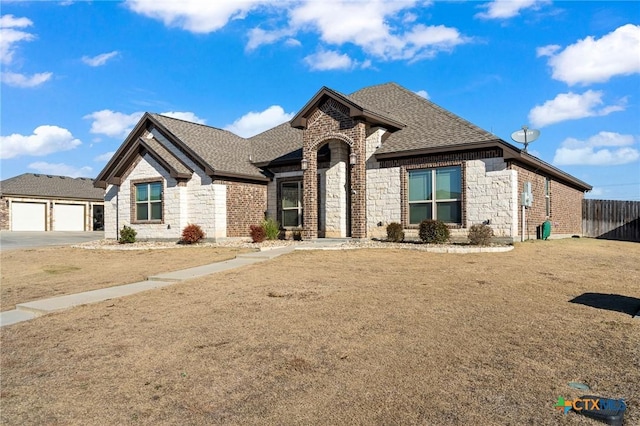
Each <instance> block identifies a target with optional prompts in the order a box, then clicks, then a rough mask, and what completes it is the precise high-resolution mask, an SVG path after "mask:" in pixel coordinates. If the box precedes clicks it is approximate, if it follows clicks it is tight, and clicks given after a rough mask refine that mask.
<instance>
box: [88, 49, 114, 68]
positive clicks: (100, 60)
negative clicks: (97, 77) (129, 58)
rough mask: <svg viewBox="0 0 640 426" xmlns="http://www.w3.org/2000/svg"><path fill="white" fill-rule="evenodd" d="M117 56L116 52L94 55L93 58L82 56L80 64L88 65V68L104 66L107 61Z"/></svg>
mask: <svg viewBox="0 0 640 426" xmlns="http://www.w3.org/2000/svg"><path fill="white" fill-rule="evenodd" d="M118 55H119V52H118V51H117V50H114V51H113V52H109V53H102V54H100V55H96V56H93V57H90V56H83V57H82V62H84V63H85V64H87V65H89V66H90V67H100V66H102V65H104V64H106V63H107V61H108V60H109V59H112V58H115V57H116V56H118Z"/></svg>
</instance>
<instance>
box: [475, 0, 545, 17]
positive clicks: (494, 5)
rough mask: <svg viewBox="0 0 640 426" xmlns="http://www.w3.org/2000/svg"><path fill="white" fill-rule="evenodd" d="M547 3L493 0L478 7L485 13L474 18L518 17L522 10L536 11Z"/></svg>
mask: <svg viewBox="0 0 640 426" xmlns="http://www.w3.org/2000/svg"><path fill="white" fill-rule="evenodd" d="M545 3H549V1H545V0H494V1H492V2H489V3H485V4H483V5H481V6H480V7H482V8H485V9H487V10H486V12H480V13H478V14H476V18H482V19H508V18H513V17H514V16H518V15H519V14H520V11H521V10H523V9H530V8H533V9H538V8H539V7H540V5H542V4H545Z"/></svg>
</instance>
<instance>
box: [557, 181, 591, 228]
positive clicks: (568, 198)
mask: <svg viewBox="0 0 640 426" xmlns="http://www.w3.org/2000/svg"><path fill="white" fill-rule="evenodd" d="M583 199H584V192H583V191H580V190H578V189H574V188H571V187H570V186H567V185H563V184H562V183H560V182H558V181H555V180H552V181H551V222H552V227H551V232H552V235H553V234H554V233H555V234H577V235H582V200H583Z"/></svg>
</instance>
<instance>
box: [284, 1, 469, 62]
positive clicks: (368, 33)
mask: <svg viewBox="0 0 640 426" xmlns="http://www.w3.org/2000/svg"><path fill="white" fill-rule="evenodd" d="M415 3H416V2H415V1H408V0H407V1H393V2H389V1H383V0H373V1H370V2H367V4H366V7H362V6H363V5H362V3H361V2H354V1H348V0H341V1H332V2H318V1H309V2H302V3H300V4H299V5H298V6H297V7H294V8H293V9H292V10H291V11H290V22H289V25H290V26H291V28H293V29H295V30H296V31H316V32H318V33H319V34H320V39H321V40H322V41H323V42H325V43H326V44H329V45H336V46H341V45H343V44H346V43H350V44H354V45H356V46H358V47H360V48H361V49H362V50H363V51H364V52H365V53H366V54H368V55H372V56H374V57H377V58H379V59H382V60H411V59H414V60H416V59H423V58H431V57H433V56H435V55H436V54H437V53H438V52H441V51H450V50H451V49H452V48H453V47H455V46H457V45H459V44H462V43H467V42H469V39H468V38H466V37H464V36H462V35H461V34H460V33H459V31H458V30H457V29H455V28H450V27H445V26H443V25H438V26H425V25H423V24H417V25H413V26H412V25H411V24H412V23H410V22H409V23H402V22H400V23H399V25H395V26H394V25H392V23H394V22H395V21H396V20H400V21H401V18H402V16H400V15H401V13H402V12H403V11H404V10H406V9H408V8H412V7H413V6H414V5H415ZM404 16H406V15H404Z"/></svg>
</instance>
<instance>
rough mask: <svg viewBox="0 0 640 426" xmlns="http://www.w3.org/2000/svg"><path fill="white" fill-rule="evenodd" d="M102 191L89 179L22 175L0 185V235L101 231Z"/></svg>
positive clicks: (32, 174)
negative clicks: (18, 232)
mask: <svg viewBox="0 0 640 426" xmlns="http://www.w3.org/2000/svg"><path fill="white" fill-rule="evenodd" d="M103 209H104V190H103V189H101V188H96V187H94V185H93V179H90V178H72V177H67V176H52V175H44V174H34V173H24V174H21V175H19V176H15V177H12V178H9V179H6V180H3V181H2V182H0V229H1V230H3V231H97V230H102V226H103Z"/></svg>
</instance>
